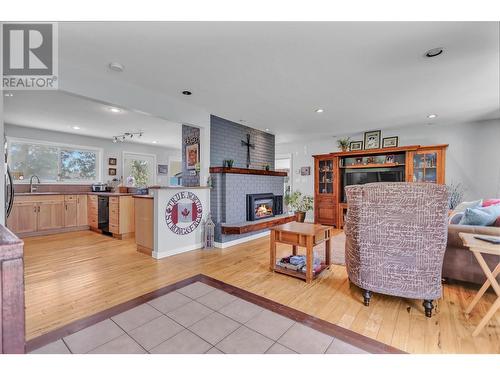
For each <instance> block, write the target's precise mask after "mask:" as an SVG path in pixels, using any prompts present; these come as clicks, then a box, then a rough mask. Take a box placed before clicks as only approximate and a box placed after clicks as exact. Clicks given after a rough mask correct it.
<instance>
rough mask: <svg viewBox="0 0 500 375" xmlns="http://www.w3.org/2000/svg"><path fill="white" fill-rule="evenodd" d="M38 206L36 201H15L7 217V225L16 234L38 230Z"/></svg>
mask: <svg viewBox="0 0 500 375" xmlns="http://www.w3.org/2000/svg"><path fill="white" fill-rule="evenodd" d="M37 218H38V206H37V204H36V203H34V202H19V203H14V205H13V206H12V211H11V212H10V215H9V217H8V219H7V227H8V228H9V229H10V230H11V231H12V232H14V233H16V234H22V233H30V232H35V231H36V223H37Z"/></svg>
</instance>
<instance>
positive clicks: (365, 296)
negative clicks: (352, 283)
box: [363, 289, 372, 306]
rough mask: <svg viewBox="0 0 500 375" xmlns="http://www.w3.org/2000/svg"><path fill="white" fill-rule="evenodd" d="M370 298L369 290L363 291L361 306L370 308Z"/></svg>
mask: <svg viewBox="0 0 500 375" xmlns="http://www.w3.org/2000/svg"><path fill="white" fill-rule="evenodd" d="M371 298H372V292H371V291H369V290H366V289H364V290H363V304H364V305H365V306H370V299H371Z"/></svg>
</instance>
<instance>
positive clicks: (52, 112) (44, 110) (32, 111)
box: [4, 91, 182, 149]
mask: <svg viewBox="0 0 500 375" xmlns="http://www.w3.org/2000/svg"><path fill="white" fill-rule="evenodd" d="M4 99H5V100H4V121H5V122H6V123H10V124H15V125H21V126H29V127H33V128H40V129H50V130H55V131H61V132H66V133H74V134H80V135H86V136H92V137H99V138H108V139H109V140H110V142H111V140H112V137H113V136H115V135H120V134H123V133H124V132H137V131H141V130H142V131H144V134H143V136H142V137H140V138H137V137H134V138H133V139H128V140H127V142H137V143H144V144H150V145H154V146H165V147H169V148H175V149H180V147H181V131H182V130H181V125H180V124H178V123H174V122H170V121H166V120H164V119H161V118H157V117H153V116H150V115H148V114H144V113H138V112H134V111H131V110H127V109H122V111H121V112H119V113H113V112H111V111H110V108H112V106H109V105H107V104H105V103H101V102H97V101H94V100H89V99H87V98H82V97H79V96H74V95H71V94H68V93H65V92H62V91H43V92H42V91H16V92H15V93H14V96H13V97H5V98H4ZM73 126H78V127H79V128H80V129H78V130H75V129H73ZM153 141H156V142H157V143H156V144H153Z"/></svg>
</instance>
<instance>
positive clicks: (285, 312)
mask: <svg viewBox="0 0 500 375" xmlns="http://www.w3.org/2000/svg"><path fill="white" fill-rule="evenodd" d="M197 281H199V282H202V283H204V284H207V285H210V286H212V287H214V288H216V289H219V290H222V291H224V292H226V293H229V294H232V295H234V296H236V297H238V298H241V299H244V300H245V301H248V302H251V303H254V304H256V305H258V306H260V307H263V308H265V309H267V310H270V311H273V312H275V313H277V314H279V315H282V316H284V317H287V318H289V319H291V320H294V321H296V322H299V323H301V324H303V325H305V326H308V327H310V328H313V329H315V330H317V331H320V332H322V333H325V334H327V335H330V336H334V337H336V338H338V339H340V340H342V341H345V342H347V343H349V344H351V345H354V346H356V347H358V348H360V349H363V350H365V351H367V352H369V353H373V354H406V353H405V352H403V351H401V350H399V349H397V348H394V347H392V346H390V345H386V344H383V343H381V342H379V341H376V340H373V339H371V338H369V337H366V336H363V335H360V334H359V333H356V332H354V331H350V330H348V329H346V328H342V327H340V326H338V325H336V324H333V323H330V322H327V321H325V320H322V319H319V318H316V317H314V316H312V315H308V314H306V313H304V312H302V311H299V310H295V309H293V308H291V307H288V306H286V305H282V304H280V303H278V302H275V301H272V300H270V299H267V298H265V297H261V296H259V295H257V294H254V293H251V292H249V291H246V290H244V289H241V288H238V287H235V286H233V285H230V284H226V283H225V282H223V281H220V280H217V279H214V278H212V277H210V276H206V275H203V274H198V275H195V276H192V277H189V278H187V279H184V280H181V281H178V282H176V283H173V284H170V285H167V286H165V287H163V288H160V289H157V290H155V291H153V292H150V293H147V294H144V295H142V296H139V297H136V298H134V299H131V300H130V301H127V302H124V303H122V304H119V305H116V306H113V307H111V308H109V309H107V310H104V311H101V312H98V313H96V314H94V315H91V316H89V317H86V318H82V319H79V320H77V321H75V322H72V323H69V324H68V325H66V326H63V327H61V328H58V329H56V330H54V331H51V332H48V333H46V334H44V335H41V336H38V337H35V338H33V339H31V340H29V341H28V342H27V343H26V352H31V351H33V350H35V349H38V348H41V347H42V346H45V345H47V344H49V343H51V342H54V341H57V340H59V339H61V338H63V337H66V336H68V335H71V334H73V333H75V332H78V331H80V330H82V329H84V328H87V327H89V326H91V325H94V324H96V323H99V322H101V321H103V320H106V319H109V318H111V317H112V316H115V315H117V314H120V313H122V312H125V311H127V310H130V309H131V308H133V307H136V306H139V305H142V304H143V303H146V302H148V301H151V300H153V299H155V298H158V297H161V296H163V295H165V294H167V293H170V292H173V291H175V290H177V289H180V288H183V287H185V286H187V285H190V284H192V283H195V282H197Z"/></svg>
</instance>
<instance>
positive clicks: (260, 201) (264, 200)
mask: <svg viewBox="0 0 500 375" xmlns="http://www.w3.org/2000/svg"><path fill="white" fill-rule="evenodd" d="M282 207H283V196H281V195H274V194H272V193H265V194H247V220H248V221H255V220H261V219H266V218H269V217H273V216H275V215H280V214H282V213H283V212H282V211H283V209H282Z"/></svg>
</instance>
